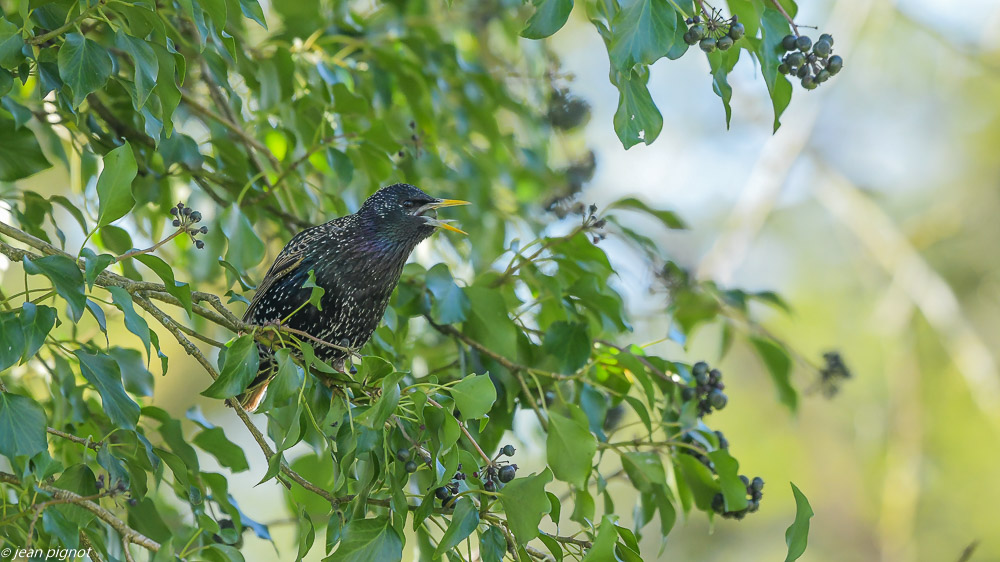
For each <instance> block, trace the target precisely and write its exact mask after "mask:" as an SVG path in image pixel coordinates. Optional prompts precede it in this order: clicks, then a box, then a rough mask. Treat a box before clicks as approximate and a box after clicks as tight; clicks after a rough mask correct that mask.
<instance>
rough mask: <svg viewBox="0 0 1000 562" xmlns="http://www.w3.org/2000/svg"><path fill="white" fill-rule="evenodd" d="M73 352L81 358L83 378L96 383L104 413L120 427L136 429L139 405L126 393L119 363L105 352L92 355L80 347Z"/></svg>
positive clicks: (93, 383) (95, 386)
mask: <svg viewBox="0 0 1000 562" xmlns="http://www.w3.org/2000/svg"><path fill="white" fill-rule="evenodd" d="M73 354H74V355H76V357H77V359H79V360H80V372H81V373H82V374H83V378H85V379H87V382H89V383H90V384H92V385H94V388H96V389H97V392H98V394H100V395H101V402H102V403H103V404H104V413H106V414H107V415H108V418H109V419H110V420H111V422H112V423H114V424H115V425H117V426H118V427H124V428H128V429H135V425H136V423H138V421H139V412H140V410H139V405H138V404H136V403H135V401H134V400H132V399H131V398H129V395H128V394H126V393H125V388H124V387H123V386H122V375H121V371H119V369H118V363H116V362H115V360H114V359H112V358H111V357H109V356H107V355H105V354H103V353H98V354H96V355H92V354H90V353H87V352H86V351H84V350H82V349H78V350H76V351H74V352H73Z"/></svg>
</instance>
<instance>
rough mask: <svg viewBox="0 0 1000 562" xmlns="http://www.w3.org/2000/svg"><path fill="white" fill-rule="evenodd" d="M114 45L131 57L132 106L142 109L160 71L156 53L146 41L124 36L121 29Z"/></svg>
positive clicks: (116, 35)
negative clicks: (132, 72) (133, 87)
mask: <svg viewBox="0 0 1000 562" xmlns="http://www.w3.org/2000/svg"><path fill="white" fill-rule="evenodd" d="M115 45H116V46H117V47H118V48H119V49H121V50H123V51H125V52H126V53H128V54H129V56H131V57H132V64H133V66H134V67H135V73H134V74H133V80H134V82H135V98H134V99H133V106H134V107H135V109H137V110H139V109H142V108H143V107H144V106H145V105H146V101H147V100H148V99H149V95H150V94H151V93H152V92H153V88H155V87H156V77H157V75H158V74H159V71H160V61H159V60H157V58H156V52H155V51H153V48H152V47H150V46H149V43H147V42H146V41H144V40H142V39H139V38H136V37H132V36H130V35H126V34H125V33H124V32H123V31H122V30H121V29H119V30H118V32H117V33H116V34H115Z"/></svg>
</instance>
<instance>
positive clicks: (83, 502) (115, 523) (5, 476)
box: [0, 472, 160, 552]
mask: <svg viewBox="0 0 1000 562" xmlns="http://www.w3.org/2000/svg"><path fill="white" fill-rule="evenodd" d="M0 482H4V483H7V484H13V485H15V486H22V485H23V484H22V483H21V480H20V479H19V478H18V477H17V476H14V475H13V474H10V473H7V472H0ZM35 486H37V487H38V488H39V489H41V490H43V491H45V492H46V493H49V494H52V497H53V498H55V499H56V500H59V501H58V502H56V503H72V504H74V505H78V506H80V507H82V508H83V509H86V510H87V511H89V512H91V513H93V514H94V515H96V516H97V517H98V518H99V519H101V520H102V521H104V522H105V523H107V524H108V525H111V527H112V528H114V530H115V531H117V532H118V534H119V535H121V537H122V540H125V541H127V542H129V543H132V544H137V545H139V546H141V547H143V548H145V549H146V550H151V551H153V552H156V551H158V550H160V543H158V542H156V541H154V540H153V539H151V538H149V537H147V536H146V535H143V534H142V533H140V532H139V531H136V530H135V529H133V528H131V527H129V526H128V525H127V524H125V522H124V521H122V520H121V519H119V518H118V517H117V516H115V514H114V513H111V512H110V511H108V510H107V509H105V508H103V507H101V506H100V505H98V504H97V503H94V502H93V501H91V500H90V499H88V498H86V497H84V496H81V495H79V494H76V493H74V492H70V491H69V490H64V489H62V488H56V487H55V486H52V485H49V484H46V483H44V482H39V483H36V484H35ZM46 503H47V502H46ZM43 509H44V508H43Z"/></svg>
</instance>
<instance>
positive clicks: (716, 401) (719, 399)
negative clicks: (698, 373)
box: [708, 390, 729, 410]
mask: <svg viewBox="0 0 1000 562" xmlns="http://www.w3.org/2000/svg"><path fill="white" fill-rule="evenodd" d="M708 400H709V402H711V403H712V407H713V408H715V409H716V410H721V409H723V408H725V407H726V404H727V403H728V402H729V398H728V397H727V396H726V395H725V393H723V392H722V391H721V390H713V391H712V392H710V393H709V394H708Z"/></svg>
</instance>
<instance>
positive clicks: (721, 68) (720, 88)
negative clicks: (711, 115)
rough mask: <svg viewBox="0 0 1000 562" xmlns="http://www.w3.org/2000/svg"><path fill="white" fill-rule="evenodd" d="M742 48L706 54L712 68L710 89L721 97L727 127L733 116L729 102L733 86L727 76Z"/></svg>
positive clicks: (731, 97) (738, 57)
mask: <svg viewBox="0 0 1000 562" xmlns="http://www.w3.org/2000/svg"><path fill="white" fill-rule="evenodd" d="M741 50H742V49H729V50H728V51H719V50H716V51H713V52H711V53H709V55H708V65H709V67H710V68H711V69H712V90H713V91H714V92H715V94H716V95H717V96H719V97H720V98H722V106H723V108H725V110H726V128H727V129H728V128H729V121H730V119H731V118H732V116H733V108H732V107H730V105H729V102H730V101H731V100H732V99H733V88H732V87H731V86H730V85H729V80H728V76H729V73H730V72H732V70H733V67H735V66H736V62H737V61H738V60H739V59H740V51H741Z"/></svg>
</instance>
